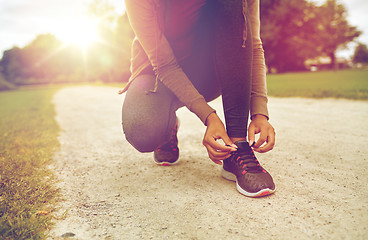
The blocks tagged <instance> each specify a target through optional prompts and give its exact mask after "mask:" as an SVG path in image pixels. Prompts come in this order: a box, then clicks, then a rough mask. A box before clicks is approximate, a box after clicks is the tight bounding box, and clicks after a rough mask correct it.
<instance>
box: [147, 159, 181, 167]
mask: <svg viewBox="0 0 368 240" xmlns="http://www.w3.org/2000/svg"><path fill="white" fill-rule="evenodd" d="M153 161H154V162H155V163H156V164H157V165H158V166H172V165H176V164H178V162H179V161H180V158H178V160H176V161H175V162H157V161H156V160H155V159H153Z"/></svg>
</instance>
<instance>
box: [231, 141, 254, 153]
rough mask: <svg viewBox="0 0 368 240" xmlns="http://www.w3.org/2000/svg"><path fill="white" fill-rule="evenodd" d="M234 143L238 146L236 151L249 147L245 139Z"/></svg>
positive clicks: (243, 150)
mask: <svg viewBox="0 0 368 240" xmlns="http://www.w3.org/2000/svg"><path fill="white" fill-rule="evenodd" d="M234 144H235V145H236V146H237V147H238V151H240V152H245V151H249V150H250V149H251V148H250V147H249V143H248V142H247V141H237V142H235V143H234Z"/></svg>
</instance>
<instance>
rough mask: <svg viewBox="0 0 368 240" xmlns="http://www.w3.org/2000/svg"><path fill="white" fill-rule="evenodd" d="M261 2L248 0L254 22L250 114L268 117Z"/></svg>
mask: <svg viewBox="0 0 368 240" xmlns="http://www.w3.org/2000/svg"><path fill="white" fill-rule="evenodd" d="M259 4H260V3H259V0H248V8H249V14H250V18H251V19H250V20H251V23H252V40H253V67H252V91H251V103H250V104H251V106H250V114H251V116H254V115H256V114H261V115H264V116H266V117H267V118H268V117H269V116H268V109H267V102H268V98H267V84H266V63H265V58H264V50H263V46H262V41H261V37H260V14H259Z"/></svg>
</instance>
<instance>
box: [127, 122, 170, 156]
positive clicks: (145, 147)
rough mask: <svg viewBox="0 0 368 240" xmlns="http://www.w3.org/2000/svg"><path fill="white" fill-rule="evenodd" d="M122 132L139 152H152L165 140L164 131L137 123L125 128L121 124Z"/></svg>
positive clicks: (158, 127)
mask: <svg viewBox="0 0 368 240" xmlns="http://www.w3.org/2000/svg"><path fill="white" fill-rule="evenodd" d="M123 131H124V134H125V138H126V139H127V141H128V142H129V143H130V144H131V145H132V146H133V147H134V148H135V149H137V150H138V151H139V152H142V153H145V152H153V151H154V150H155V149H156V148H158V147H159V146H160V144H161V143H163V142H164V141H165V139H166V136H165V133H166V131H165V130H164V129H161V128H160V126H153V125H151V124H149V123H148V124H147V123H146V124H140V123H139V122H137V123H133V124H130V126H127V125H125V124H124V123H123Z"/></svg>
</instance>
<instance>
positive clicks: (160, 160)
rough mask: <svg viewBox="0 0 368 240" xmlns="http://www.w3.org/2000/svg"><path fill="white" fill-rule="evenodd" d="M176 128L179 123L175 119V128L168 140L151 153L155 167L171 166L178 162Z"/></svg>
mask: <svg viewBox="0 0 368 240" xmlns="http://www.w3.org/2000/svg"><path fill="white" fill-rule="evenodd" d="M178 128H179V123H178V119H176V124H175V127H174V128H173V130H172V133H171V137H170V140H169V141H168V142H167V143H165V144H163V145H161V146H160V147H158V148H157V149H156V150H155V151H154V152H153V160H154V161H155V163H156V164H157V165H161V166H171V165H174V164H177V163H178V162H179V147H178V137H177V133H178Z"/></svg>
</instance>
